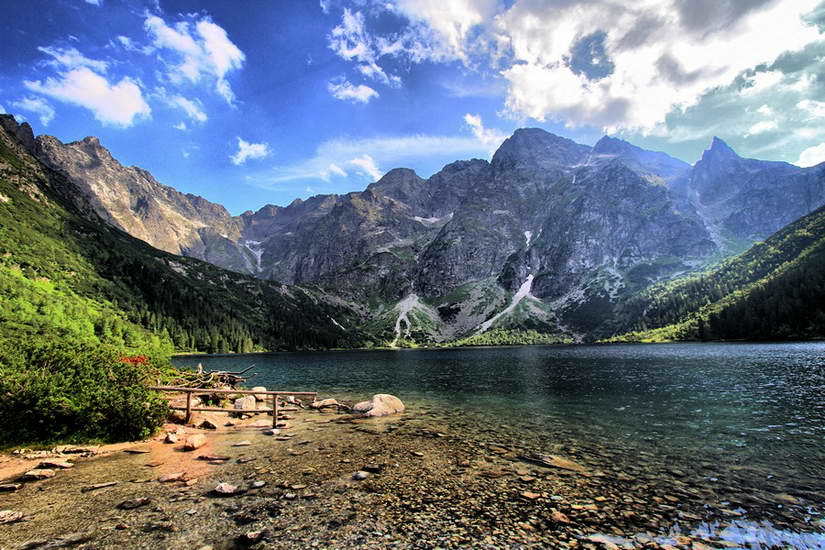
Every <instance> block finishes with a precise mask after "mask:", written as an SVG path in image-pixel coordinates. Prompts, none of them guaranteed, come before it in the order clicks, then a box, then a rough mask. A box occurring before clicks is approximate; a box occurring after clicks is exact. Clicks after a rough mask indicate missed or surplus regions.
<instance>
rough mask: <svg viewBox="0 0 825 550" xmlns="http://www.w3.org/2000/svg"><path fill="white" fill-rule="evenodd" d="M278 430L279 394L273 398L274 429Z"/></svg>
mask: <svg viewBox="0 0 825 550" xmlns="http://www.w3.org/2000/svg"><path fill="white" fill-rule="evenodd" d="M276 428H278V394H277V393H276V394H275V395H273V396H272V429H273V430H274V429H276Z"/></svg>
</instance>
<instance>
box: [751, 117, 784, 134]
mask: <svg viewBox="0 0 825 550" xmlns="http://www.w3.org/2000/svg"><path fill="white" fill-rule="evenodd" d="M777 128H778V124H777V123H776V121H775V120H762V121H760V122H757V123H756V124H754V125H753V126H751V127H750V128H748V131H747V132H745V135H746V136H756V135H759V134H764V133H765V132H770V131H771V130H776V129H777Z"/></svg>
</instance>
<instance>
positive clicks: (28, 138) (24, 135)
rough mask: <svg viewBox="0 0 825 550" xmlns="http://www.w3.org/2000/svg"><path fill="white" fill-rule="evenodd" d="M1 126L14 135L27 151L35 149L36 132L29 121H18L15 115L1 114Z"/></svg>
mask: <svg viewBox="0 0 825 550" xmlns="http://www.w3.org/2000/svg"><path fill="white" fill-rule="evenodd" d="M0 127H2V128H3V129H4V130H5V131H6V132H7V133H8V134H9V135H11V136H13V137H14V139H16V140H17V141H18V142H19V143H20V144H21V145H22V146H23V147H25V148H26V150H27V151H29V152H32V151H33V150H34V147H35V142H34V132H33V131H32V127H31V126H30V125H29V123H28V122H23V123H18V122H17V120H16V119H15V118H14V116H12V115H7V114H0Z"/></svg>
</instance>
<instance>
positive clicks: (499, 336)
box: [445, 328, 572, 347]
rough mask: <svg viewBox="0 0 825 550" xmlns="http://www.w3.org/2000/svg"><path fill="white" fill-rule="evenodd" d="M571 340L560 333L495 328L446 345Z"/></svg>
mask: <svg viewBox="0 0 825 550" xmlns="http://www.w3.org/2000/svg"><path fill="white" fill-rule="evenodd" d="M571 342H572V340H571V339H570V338H568V337H565V336H563V335H561V334H547V333H542V332H537V331H535V330H516V329H503V328H496V329H492V330H488V331H487V332H482V333H481V334H474V335H472V336H468V337H466V338H462V339H461V340H456V341H454V342H449V343H448V344H445V346H446V347H458V346H528V345H540V344H543V345H549V344H569V343H571Z"/></svg>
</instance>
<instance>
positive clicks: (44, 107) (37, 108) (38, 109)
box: [11, 97, 55, 126]
mask: <svg viewBox="0 0 825 550" xmlns="http://www.w3.org/2000/svg"><path fill="white" fill-rule="evenodd" d="M11 106H12V107H14V108H15V109H21V110H23V111H27V112H30V113H34V114H36V115H37V118H39V119H40V124H42V125H43V126H48V125H49V122H51V121H52V120H54V114H55V113H54V107H52V106H51V105H50V104H49V102H48V101H46V100H45V99H43V98H41V97H24V98H23V99H20V100H17V101H12V103H11Z"/></svg>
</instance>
